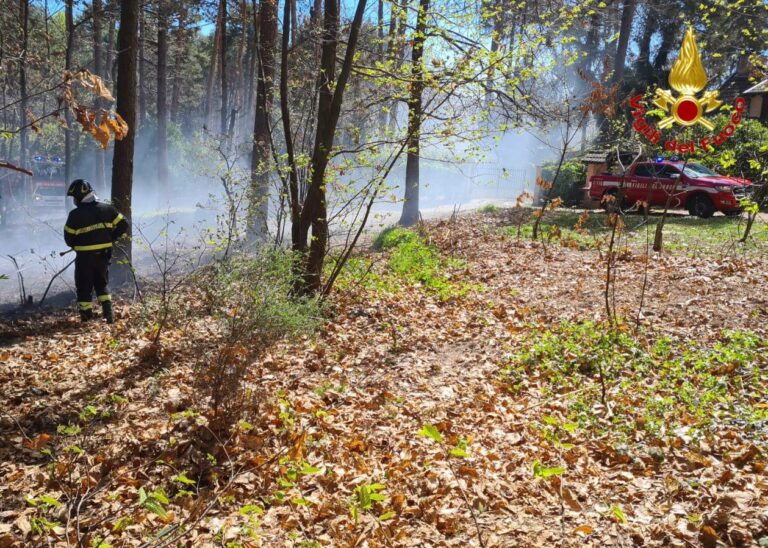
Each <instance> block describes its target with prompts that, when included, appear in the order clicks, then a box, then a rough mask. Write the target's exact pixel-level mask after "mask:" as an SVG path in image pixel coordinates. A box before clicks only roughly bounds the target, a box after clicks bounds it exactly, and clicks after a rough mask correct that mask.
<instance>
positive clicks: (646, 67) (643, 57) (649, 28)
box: [637, 4, 658, 85]
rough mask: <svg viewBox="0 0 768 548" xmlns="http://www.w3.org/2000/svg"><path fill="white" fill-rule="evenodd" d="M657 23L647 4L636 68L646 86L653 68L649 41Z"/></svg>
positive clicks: (651, 9)
mask: <svg viewBox="0 0 768 548" xmlns="http://www.w3.org/2000/svg"><path fill="white" fill-rule="evenodd" d="M657 25H658V21H657V19H656V13H655V11H654V9H653V6H652V5H650V4H649V6H648V9H647V10H646V14H645V21H644V23H643V33H642V36H641V37H640V42H639V44H638V56H637V66H638V72H639V76H640V78H641V79H642V80H643V82H644V83H645V84H646V85H650V84H651V77H652V75H653V67H652V66H651V39H652V38H653V34H654V33H655V32H656V27H657Z"/></svg>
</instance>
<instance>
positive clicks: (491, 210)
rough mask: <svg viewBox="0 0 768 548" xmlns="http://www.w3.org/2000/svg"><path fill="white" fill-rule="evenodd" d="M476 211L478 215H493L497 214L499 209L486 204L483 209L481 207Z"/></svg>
mask: <svg viewBox="0 0 768 548" xmlns="http://www.w3.org/2000/svg"><path fill="white" fill-rule="evenodd" d="M478 211H479V212H480V213H486V214H493V213H498V212H499V208H498V207H496V206H495V205H493V204H486V205H484V206H483V207H481V208H480V209H478Z"/></svg>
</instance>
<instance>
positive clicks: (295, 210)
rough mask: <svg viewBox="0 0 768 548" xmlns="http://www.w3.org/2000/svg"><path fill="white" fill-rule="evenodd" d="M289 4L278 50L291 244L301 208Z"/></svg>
mask: <svg viewBox="0 0 768 548" xmlns="http://www.w3.org/2000/svg"><path fill="white" fill-rule="evenodd" d="M289 9H291V4H290V3H288V2H285V3H284V4H283V43H282V48H281V50H280V118H281V120H282V122H283V135H284V137H285V154H286V156H287V157H288V169H289V170H290V171H289V172H288V199H289V206H290V211H291V242H297V241H298V231H299V218H300V215H301V207H300V205H299V200H300V199H299V178H298V173H297V170H298V166H297V165H296V155H295V152H294V146H293V130H292V129H291V109H290V105H289V97H288V51H289V47H288V44H289V40H288V15H289V13H288V11H289Z"/></svg>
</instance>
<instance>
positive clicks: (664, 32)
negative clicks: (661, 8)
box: [653, 14, 679, 73]
mask: <svg viewBox="0 0 768 548" xmlns="http://www.w3.org/2000/svg"><path fill="white" fill-rule="evenodd" d="M678 28H679V27H678V25H677V20H676V19H673V18H672V17H671V14H667V17H666V18H665V20H664V23H663V25H662V29H661V43H660V44H659V49H658V50H656V57H655V58H654V60H653V70H654V71H655V72H657V73H658V72H660V71H662V70H664V68H665V67H666V65H667V60H668V59H669V52H670V50H671V49H672V46H673V44H674V40H675V37H676V36H677V32H678Z"/></svg>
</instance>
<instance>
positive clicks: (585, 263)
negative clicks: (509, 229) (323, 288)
mask: <svg viewBox="0 0 768 548" xmlns="http://www.w3.org/2000/svg"><path fill="white" fill-rule="evenodd" d="M505 223H506V224H509V223H508V220H507V219H505V217H504V213H503V212H502V213H501V214H498V215H493V216H480V215H473V216H468V217H462V218H460V219H458V220H456V221H436V222H431V223H428V224H427V225H426V226H424V227H422V228H421V231H422V232H423V235H424V237H425V238H426V241H427V242H428V243H429V244H430V245H432V246H434V247H435V248H436V249H438V250H440V253H441V254H443V255H444V256H446V257H451V258H452V259H455V261H453V262H451V263H450V264H449V265H448V266H447V267H446V268H448V269H449V272H448V278H449V279H450V281H451V282H453V283H457V284H464V286H466V287H472V288H473V289H472V290H471V291H469V292H466V294H465V293H464V292H462V294H461V295H458V296H456V297H455V298H452V297H451V296H450V295H448V296H447V298H446V295H445V294H443V295H437V294H435V293H433V292H430V291H427V290H426V289H425V288H424V287H422V286H420V285H419V284H418V283H416V284H412V283H402V284H399V285H398V284H396V285H395V286H394V287H390V288H385V289H382V288H381V287H371V286H366V284H365V283H361V284H351V285H350V286H349V287H343V288H340V289H339V291H337V293H336V294H335V295H334V296H333V298H332V302H331V307H332V315H331V317H330V319H329V320H328V321H327V323H325V325H324V326H323V327H322V329H321V330H320V331H319V332H318V333H317V334H316V335H313V336H307V337H301V338H300V340H294V341H283V342H280V343H278V344H276V345H274V346H273V347H271V348H270V349H269V350H268V352H267V354H266V355H264V356H263V357H262V358H261V359H259V360H258V362H257V363H254V364H252V368H251V371H250V378H249V382H250V383H251V386H252V389H253V390H254V392H257V393H258V394H260V398H259V400H258V401H259V402H260V403H259V406H258V409H254V410H253V411H254V412H253V414H252V415H253V418H248V419H243V420H242V421H241V422H240V423H239V425H238V428H237V430H236V432H235V433H234V434H233V435H232V437H231V439H227V440H222V443H221V446H223V447H224V450H223V451H218V452H216V454H210V453H208V454H205V452H204V451H203V450H202V449H201V445H200V441H199V438H198V437H196V436H194V435H192V433H193V432H195V431H198V430H199V429H201V428H204V427H205V424H206V421H207V420H208V418H207V417H205V416H202V415H200V414H199V413H198V412H197V410H198V409H199V408H200V405H199V404H200V402H199V401H198V396H197V393H196V389H195V380H194V379H195V375H196V363H198V359H199V355H200V352H201V350H200V349H201V348H205V345H206V342H205V334H206V333H207V329H210V321H209V319H208V318H206V316H205V313H204V307H202V306H196V304H195V299H196V298H197V296H196V295H195V293H194V291H191V293H190V295H189V296H188V297H189V299H188V301H189V302H190V303H191V304H190V308H191V309H193V311H194V312H193V313H192V314H193V316H194V317H193V319H192V320H191V321H190V324H189V325H187V326H186V327H181V328H178V329H171V330H169V331H168V332H167V333H166V334H164V335H163V337H164V341H163V343H164V346H165V348H167V349H169V350H168V355H166V356H165V357H164V360H163V363H162V364H160V365H152V364H149V363H147V362H146V361H145V360H142V359H141V357H142V355H143V352H145V351H146V347H147V345H148V344H149V339H150V338H151V334H149V333H147V330H146V329H145V328H144V327H143V326H142V323H141V322H140V321H139V318H138V317H137V316H138V312H137V311H135V310H133V309H132V308H130V307H128V306H124V307H123V309H122V310H121V312H122V320H121V321H120V322H119V323H118V324H117V326H116V327H114V328H109V327H107V326H101V325H94V326H91V327H89V329H84V328H82V327H81V326H80V325H79V324H78V323H76V322H75V320H74V318H71V317H70V315H67V314H64V313H60V314H54V315H49V316H40V317H37V318H31V319H28V320H23V321H17V322H16V323H14V324H12V325H5V326H3V337H4V342H3V348H2V351H1V352H0V382H2V385H3V391H2V393H1V394H0V408H1V409H2V411H3V412H2V414H0V433H1V434H2V437H0V463H2V464H0V477H2V478H4V479H3V481H2V483H1V484H0V546H26V545H35V544H45V543H47V542H48V541H50V543H51V544H53V545H66V544H67V541H69V542H70V543H76V542H82V543H84V544H85V543H91V545H111V546H118V545H137V546H138V545H147V546H150V545H157V546H162V545H169V544H173V543H175V542H184V543H186V545H195V546H197V545H213V544H222V543H224V544H227V543H229V545H231V546H275V545H296V546H299V545H307V546H309V545H312V544H311V543H313V542H314V543H316V544H315V545H328V546H380V545H393V546H480V545H482V546H552V545H556V544H562V545H564V546H609V545H639V546H640V545H642V546H670V545H671V546H676V545H677V546H690V545H703V546H710V545H711V546H714V545H717V544H718V543H726V544H732V545H744V546H748V545H754V544H758V543H766V542H768V540H766V539H768V512H766V508H768V498H767V497H768V477H766V472H765V463H766V454H767V453H766V437H765V436H764V435H763V434H764V432H763V433H762V434H761V432H760V424H762V425H763V426H762V428H765V420H766V419H768V416H766V415H768V413H766V407H768V400H766V399H765V393H766V392H765V391H763V392H762V393H760V392H754V393H751V401H747V400H749V398H745V397H744V394H745V392H738V391H736V392H734V396H733V397H732V398H731V399H729V400H728V401H719V400H718V401H707V400H705V399H703V398H702V400H701V402H700V404H699V407H698V408H699V409H701V408H702V407H704V409H703V411H704V412H702V413H699V414H697V413H696V409H697V407H696V405H697V404H696V402H693V403H691V402H682V401H678V400H676V399H675V398H684V397H688V396H691V395H692V394H693V395H695V394H696V392H695V391H693V390H688V389H687V388H686V389H685V390H684V389H683V388H685V387H684V386H683V385H684V383H685V378H684V376H681V377H680V378H677V380H676V382H679V383H680V384H679V386H677V388H679V389H680V390H679V391H678V393H677V394H674V393H673V392H674V390H671V389H670V387H669V386H666V385H664V384H663V382H662V379H661V376H660V374H659V373H658V372H656V371H652V370H649V371H648V372H647V376H645V377H643V376H640V375H636V374H629V373H623V372H622V371H621V370H618V371H615V372H614V374H613V376H612V377H611V378H610V379H609V384H610V386H609V397H608V400H607V402H606V404H605V405H604V404H603V403H602V402H601V401H600V399H599V397H598V396H597V395H596V394H597V380H596V377H595V376H594V373H593V372H592V373H590V372H589V371H587V370H588V363H587V362H584V363H582V369H583V370H585V371H587V372H585V373H582V372H578V371H575V370H571V371H569V373H568V374H565V375H563V376H562V377H557V378H553V377H552V371H554V369H553V370H552V371H547V370H544V368H543V367H538V365H537V364H534V365H532V366H528V365H526V366H525V367H526V369H525V371H526V374H525V375H519V376H517V377H515V383H514V385H512V384H511V382H510V380H509V377H505V374H504V371H505V370H508V369H509V368H510V367H511V366H510V364H511V363H514V361H515V359H516V358H515V357H516V356H520V355H521V352H526V351H528V350H529V349H530V348H531V347H532V341H534V340H538V339H539V338H540V335H541V333H544V332H551V333H554V338H559V339H560V340H565V338H566V337H567V336H569V335H568V333H569V332H568V331H566V330H563V329H564V328H563V329H561V328H560V327H558V326H559V325H563V322H576V323H578V322H594V326H595V327H594V329H598V330H599V329H608V327H607V325H606V324H604V323H601V322H602V318H603V311H602V310H603V309H602V301H601V299H602V293H601V292H602V286H603V284H604V279H603V277H602V275H603V274H602V273H603V269H602V264H603V263H602V260H603V259H602V256H601V252H600V250H599V249H572V248H567V247H560V246H557V245H554V244H549V245H542V244H541V243H537V244H534V243H531V242H527V241H522V240H517V239H516V238H514V237H510V236H508V235H505V234H504V233H503V232H502V231H500V230H499V227H500V225H504V224H505ZM381 253H384V254H385V255H386V253H388V252H387V251H373V250H370V251H365V252H363V253H362V256H363V257H365V256H366V255H370V254H381ZM646 266H647V268H648V272H647V275H648V279H649V283H648V289H647V292H646V295H645V298H644V307H643V310H642V315H641V317H640V320H639V326H638V332H642V333H644V334H643V335H642V336H640V335H638V337H639V338H641V339H642V340H644V341H656V340H658V339H659V338H660V337H667V338H668V340H669V341H671V342H669V343H668V344H669V346H670V350H669V352H668V358H667V357H665V359H669V360H673V359H678V358H679V359H680V360H681V361H680V363H681V364H683V365H681V367H683V366H686V367H687V365H686V364H688V363H689V362H692V361H694V360H695V359H699V358H700V356H701V355H702V354H695V355H694V354H693V353H692V352H693V351H692V350H691V349H693V348H701V349H711V348H713V347H715V346H716V345H718V344H719V345H721V346H722V345H725V344H726V343H725V342H724V339H723V332H724V331H725V330H740V331H748V332H750V333H753V334H754V335H755V337H756V339H757V340H758V341H762V342H758V343H755V344H763V345H764V341H765V340H766V331H765V330H766V328H765V326H766V325H767V324H766V319H768V291H766V290H767V289H768V268H766V266H767V265H766V263H765V261H764V260H762V259H760V258H754V257H750V258H749V259H744V258H738V257H737V258H734V257H723V258H716V259H715V258H712V257H698V258H691V257H684V256H679V255H674V254H672V255H666V254H665V255H661V256H655V255H654V256H652V257H651V258H650V259H649V260H648V261H647V262H646V260H645V258H644V256H643V255H642V253H640V252H639V251H637V250H627V253H626V256H625V258H624V260H622V261H621V262H620V264H619V269H618V280H617V287H618V289H617V292H616V298H617V303H618V310H619V311H620V312H621V314H622V315H623V316H624V317H626V318H628V320H631V321H628V326H625V328H626V329H628V330H629V329H632V328H634V325H633V324H634V318H635V314H636V313H637V304H638V302H639V298H640V288H641V286H642V279H643V276H644V275H645V267H646ZM373 272H374V273H378V274H379V275H381V276H386V275H387V272H386V262H385V261H380V260H379V261H377V263H376V265H375V267H374V268H373ZM206 326H208V327H207V328H206ZM649 344H650V343H649ZM564 346H565V347H567V345H564ZM640 346H642V345H640ZM632 348H633V347H630V348H629V349H627V350H626V356H625V358H623V359H625V360H626V361H627V363H629V362H630V361H631V360H633V359H635V357H636V356H635V355H634V354H633V352H636V350H633V349H632ZM727 348H730V347H727ZM762 348H764V346H763V347H762ZM622 351H624V350H623V347H622ZM558 352H560V350H558ZM562 352H563V353H562V354H557V356H559V357H561V358H562V357H563V356H564V358H563V359H564V360H565V361H573V362H574V363H576V362H578V360H579V359H581V358H579V355H580V354H579V351H578V348H573V349H569V348H565V349H564V350H562ZM686 352H688V354H686ZM723 352H725V351H723ZM723 355H724V356H725V358H724V359H723V360H721V361H723V363H720V364H719V366H720V367H722V371H720V372H719V373H717V375H719V376H716V375H714V374H713V375H712V376H711V377H706V378H707V379H711V378H715V379H716V378H719V379H721V380H722V382H726V383H727V382H728V379H729V378H736V377H735V376H736V375H740V376H739V377H738V379H739V382H741V379H743V378H746V379H747V380H749V381H750V382H757V381H760V382H762V381H764V380H765V378H764V374H765V372H766V363H765V359H764V358H765V356H763V360H762V361H760V360H759V358H758V359H757V362H755V363H753V361H754V360H752V361H750V362H749V363H748V364H745V363H741V362H740V361H739V359H740V358H739V357H738V356H732V357H729V355H728V354H723ZM665 356H667V354H665ZM697 356H698V357H699V358H697ZM750 356H751V355H750ZM731 358H732V359H731ZM750 359H752V358H750ZM686 360H688V361H686ZM537 363H538V362H537ZM585 363H587V365H585ZM748 366H749V367H752V369H750V371H751V372H748V373H741V371H742V369H744V368H745V367H748ZM691 367H693V366H691ZM700 367H704V366H703V365H701V366H700ZM585 368H586V369H585ZM686 371H687V370H686ZM761 374H762V375H763V376H762V377H760V375H761ZM749 375H751V377H750V376H749ZM755 376H757V377H758V378H757V379H756V380H755V378H754V377H755ZM644 379H645V382H647V384H649V385H652V386H653V387H654V390H658V391H659V392H658V395H659V401H656V400H655V399H654V397H655V395H654V394H645V393H644V392H643V388H644V386H643V384H644ZM712 382H715V381H712ZM757 385H759V383H758V384H757ZM762 386H763V387H764V386H765V385H764V384H763V385H762ZM701 388H702V390H703V388H704V387H701ZM715 388H716V387H715ZM715 388H713V390H715ZM734 390H735V389H734ZM665 391H666V392H665ZM718 393H727V391H726V392H718ZM662 400H663V401H662ZM654 402H655V403H654ZM664 402H666V403H664ZM649 403H654V405H655V404H658V405H659V406H661V405H662V404H663V405H667V406H669V409H668V410H663V411H659V413H661V415H660V416H669V415H668V413H670V412H671V411H670V410H672V411H674V412H676V413H680V417H678V419H679V420H677V422H679V423H680V424H675V426H674V427H669V428H667V427H666V425H665V424H663V423H662V424H660V425H658V427H657V428H655V429H651V428H650V426H649V423H652V422H653V417H644V415H643V413H642V412H640V411H639V410H638V409H634V410H633V405H635V406H637V405H648V404H649ZM750 405H751V407H749V409H750V410H751V412H753V414H754V413H757V414H759V412H760V411H761V410H762V411H763V415H762V417H763V419H760V416H758V417H755V416H750V417H751V419H750V420H751V422H749V424H746V423H745V422H744V419H743V415H739V414H738V413H737V411H738V409H736V408H738V407H739V406H750ZM574 409H578V413H577V412H576V411H574ZM682 410H685V413H683V411H682ZM635 411H637V412H635ZM579 413H580V415H579ZM663 413H667V415H664V414H663ZM686 413H687V414H689V415H690V416H687V415H686ZM733 417H739V418H736V419H734V418H733ZM760 420H763V423H761V422H760ZM574 421H575V422H574ZM643 421H645V422H643ZM739 421H741V422H739ZM686 423H687V424H686ZM77 531H79V532H80V536H79V537H78V535H77ZM45 539H47V540H45ZM99 543H103V544H99ZM302 543H304V544H302Z"/></svg>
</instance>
